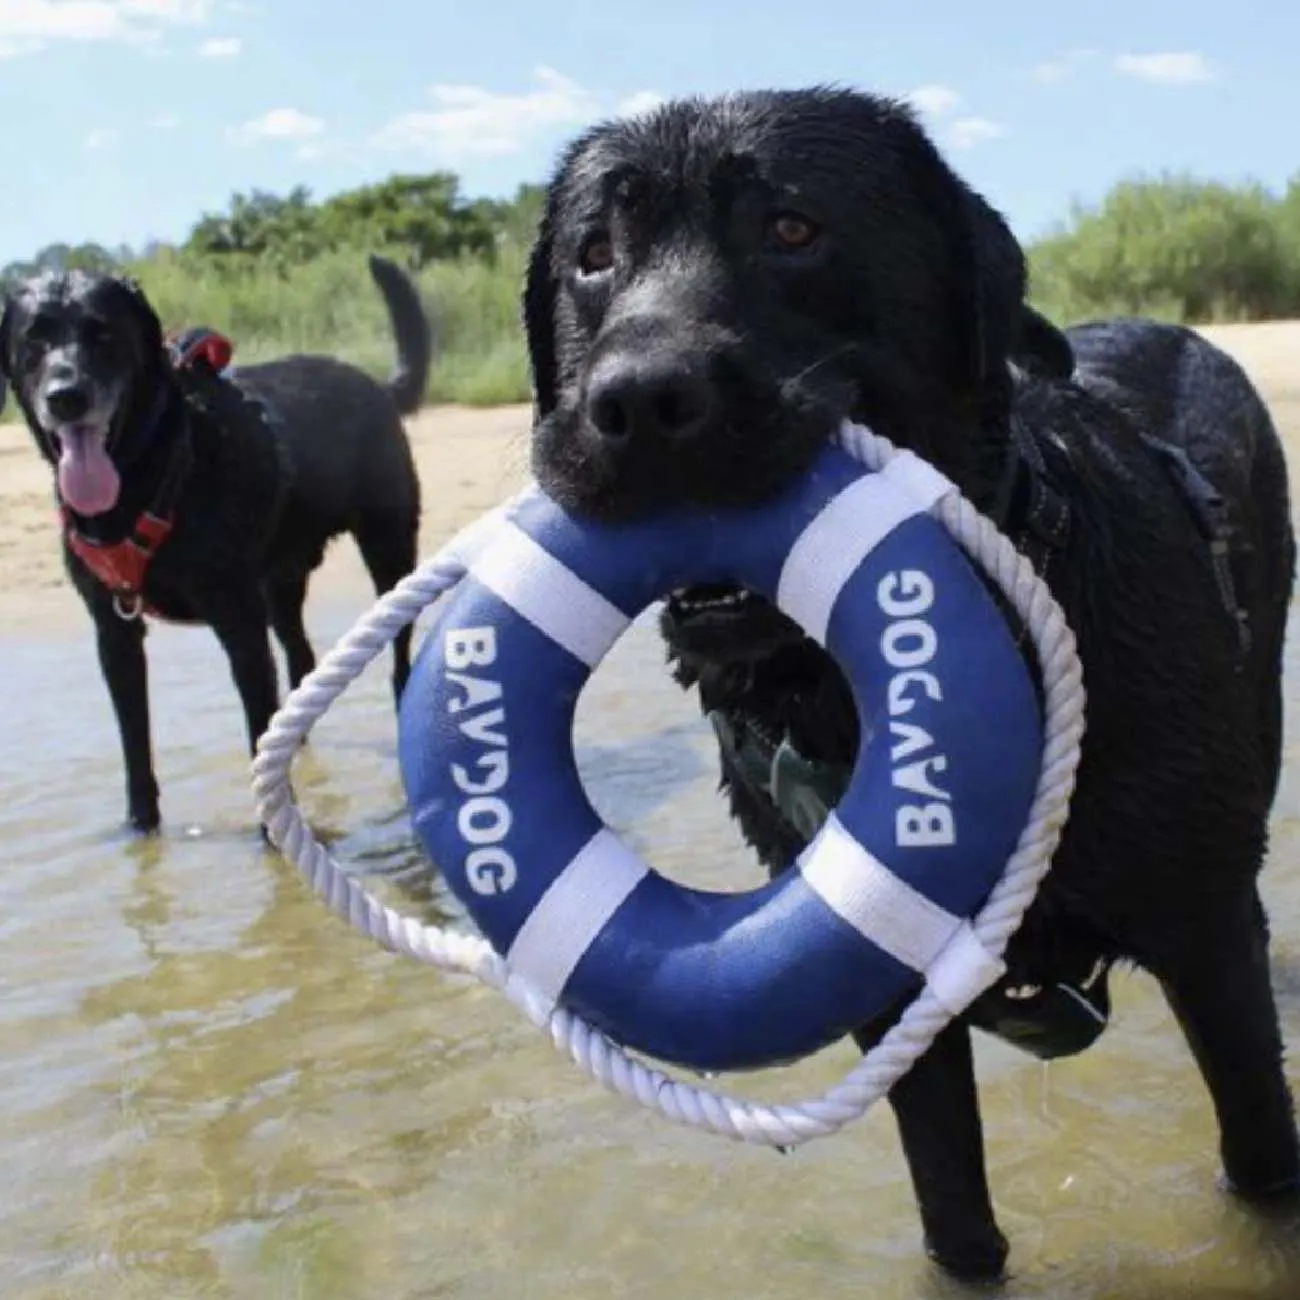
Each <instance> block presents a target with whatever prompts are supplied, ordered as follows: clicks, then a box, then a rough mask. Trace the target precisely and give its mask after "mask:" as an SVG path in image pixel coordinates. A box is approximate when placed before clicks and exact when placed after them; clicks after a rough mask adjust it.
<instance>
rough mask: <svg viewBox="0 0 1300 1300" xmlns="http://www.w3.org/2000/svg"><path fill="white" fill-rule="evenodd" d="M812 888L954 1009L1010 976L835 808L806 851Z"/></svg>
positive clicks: (803, 864) (802, 863)
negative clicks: (862, 839) (894, 869)
mask: <svg viewBox="0 0 1300 1300" xmlns="http://www.w3.org/2000/svg"><path fill="white" fill-rule="evenodd" d="M799 870H800V873H801V874H802V875H803V878H804V880H805V881H806V882H807V883H808V886H809V888H810V889H812V890H813V892H814V893H816V894H817V895H818V896H819V897H820V898H821V899H822V901H823V902H825V903H826V905H827V906H828V907H829V908H830V909H831V911H833V912H834V913H835V914H836V915H837V916H839V917H840V918H841V919H842V920H844V921H847V922H848V924H849V925H851V926H852V927H853V928H854V929H855V930H856V931H857V932H858V933H859V934H860V935H862V937H863V938H864V939H866V940H867V941H868V942H869V943H872V944H874V945H875V946H876V947H877V948H879V949H881V951H882V952H886V953H888V954H889V955H890V956H891V957H893V958H894V959H895V960H896V961H900V962H902V963H903V964H904V965H905V966H910V967H911V968H912V969H913V970H914V971H916V972H917V973H918V974H921V975H924V976H925V978H926V983H927V984H929V985H930V988H931V991H932V992H933V993H934V994H935V996H936V997H938V998H939V1000H940V1001H941V1002H942V1003H943V1005H944V1006H945V1007H946V1008H948V1009H949V1010H951V1011H953V1012H954V1014H958V1013H960V1012H961V1011H963V1010H964V1009H965V1008H966V1007H967V1006H969V1005H970V1003H971V1002H973V1001H974V1000H975V998H977V997H978V996H979V995H980V994H981V993H982V992H984V990H985V989H987V988H988V987H989V986H990V985H991V984H993V983H994V982H995V981H996V980H997V979H998V978H999V977H1000V976H1001V974H1002V972H1003V970H1004V969H1005V967H1004V966H1003V963H1002V962H1001V961H1000V960H999V959H997V958H995V957H993V956H992V955H991V954H990V953H988V952H986V951H985V949H984V947H983V946H982V945H981V944H980V943H979V942H978V940H977V939H976V937H975V933H974V931H973V930H972V929H971V928H970V925H969V924H968V923H967V922H965V921H964V920H963V919H962V918H961V917H958V916H954V915H953V914H952V913H951V912H949V911H947V910H946V909H945V908H942V907H940V906H939V905H938V903H935V902H933V901H932V900H931V899H929V898H927V897H926V896H925V895H924V894H922V893H920V892H919V891H917V890H915V889H913V888H912V886H911V885H909V884H908V883H907V882H906V881H905V880H903V879H902V878H901V877H899V876H897V875H895V874H894V873H893V872H892V871H890V869H889V868H888V867H887V866H885V864H884V863H882V862H881V861H880V860H879V859H878V858H876V857H875V855H874V854H872V853H870V852H868V850H867V849H865V848H864V847H863V846H862V845H861V844H859V843H858V842H857V840H855V839H854V838H853V837H852V836H851V835H850V834H849V833H848V831H847V830H846V829H845V828H844V824H843V823H842V822H841V821H840V820H839V818H838V817H836V816H835V815H834V814H833V813H832V814H831V816H830V817H828V818H827V819H826V822H825V824H824V825H823V826H822V828H821V830H820V831H818V833H817V835H816V837H815V838H814V839H813V841H812V843H811V844H809V845H808V847H807V848H806V849H805V850H804V851H803V853H801V854H800V855H799Z"/></svg>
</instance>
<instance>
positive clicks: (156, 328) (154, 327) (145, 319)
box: [113, 275, 163, 359]
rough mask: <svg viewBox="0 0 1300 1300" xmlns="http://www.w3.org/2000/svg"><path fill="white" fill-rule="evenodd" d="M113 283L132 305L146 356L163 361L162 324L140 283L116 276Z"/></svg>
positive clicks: (128, 277)
mask: <svg viewBox="0 0 1300 1300" xmlns="http://www.w3.org/2000/svg"><path fill="white" fill-rule="evenodd" d="M113 283H114V284H115V285H116V286H117V287H118V289H119V290H120V291H121V293H122V296H123V297H124V298H125V300H126V301H127V303H128V304H129V305H130V309H131V311H132V312H133V313H134V315H135V318H136V321H137V323H138V324H139V326H140V331H141V339H142V341H143V343H144V349H145V355H146V356H150V357H153V356H157V357H159V358H160V359H161V357H162V355H163V328H162V322H161V321H160V320H159V319H158V313H157V312H156V311H154V309H153V304H152V303H151V302H150V301H149V299H148V298H146V297H145V293H144V290H143V289H142V288H141V287H140V282H139V281H138V280H136V279H135V278H134V277H132V276H129V275H115V276H114V277H113Z"/></svg>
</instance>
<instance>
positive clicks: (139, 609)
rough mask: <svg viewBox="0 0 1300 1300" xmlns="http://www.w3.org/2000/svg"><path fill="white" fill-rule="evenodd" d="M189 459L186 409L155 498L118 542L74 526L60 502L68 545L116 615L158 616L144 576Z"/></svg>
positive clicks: (171, 515)
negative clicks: (148, 600) (108, 595)
mask: <svg viewBox="0 0 1300 1300" xmlns="http://www.w3.org/2000/svg"><path fill="white" fill-rule="evenodd" d="M191 462H192V448H191V446H190V422H189V415H188V412H186V413H185V414H184V415H183V416H182V419H181V430H180V434H179V436H178V437H177V440H176V446H175V448H174V449H173V451H172V455H171V460H170V462H169V463H168V466H167V472H166V473H165V474H164V475H163V479H162V482H161V483H160V484H159V485H158V491H157V492H156V493H155V494H154V499H153V501H152V502H151V503H150V504H149V505H148V506H146V507H145V509H144V510H142V511H141V512H140V514H139V515H138V516H136V519H135V522H134V523H133V524H132V525H131V530H130V532H129V533H128V534H127V535H126V537H124V538H122V540H121V541H118V542H112V543H105V542H101V541H98V540H96V539H95V538H93V537H87V536H86V535H85V534H84V533H82V532H81V531H80V530H79V529H78V528H77V524H76V519H75V518H74V516H73V514H72V512H71V511H70V510H69V509H68V507H67V506H66V505H63V504H62V503H60V516H61V521H62V524H63V533H64V537H65V538H66V539H67V543H68V548H69V549H70V550H71V551H72V553H73V554H74V555H75V556H76V557H77V558H78V559H79V560H80V561H81V562H82V563H83V564H84V565H85V566H86V568H88V569H89V570H90V572H91V573H93V574H94V575H95V577H96V578H98V579H99V581H100V582H101V583H102V584H103V585H104V586H105V587H107V588H108V589H109V591H110V592H112V594H113V609H114V610H115V611H116V613H117V615H118V617H119V618H123V619H126V620H128V621H130V620H131V619H136V618H139V617H140V616H141V615H142V614H150V615H153V616H157V611H156V610H155V609H153V608H152V607H151V606H149V605H147V604H146V603H145V600H144V584H145V577H146V575H147V573H148V571H149V565H150V563H151V562H152V560H153V558H154V556H155V555H156V554H157V552H158V548H159V547H160V546H162V544H163V543H164V542H165V541H166V540H167V538H168V536H169V535H170V534H171V531H172V528H173V527H174V525H175V507H176V498H177V496H178V495H179V494H180V489H181V486H182V484H183V483H184V481H185V476H186V474H187V473H188V472H189V468H190V464H191Z"/></svg>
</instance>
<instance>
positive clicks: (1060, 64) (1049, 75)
mask: <svg viewBox="0 0 1300 1300" xmlns="http://www.w3.org/2000/svg"><path fill="white" fill-rule="evenodd" d="M1096 53H1097V51H1096V50H1093V49H1077V50H1066V52H1065V53H1064V54H1062V55H1061V56H1060V57H1059V58H1055V59H1047V60H1045V61H1044V62H1042V63H1038V64H1035V65H1034V66H1033V67H1032V68H1030V70H1029V75H1030V77H1031V78H1033V80H1034V81H1037V82H1041V83H1042V84H1043V85H1044V86H1054V85H1056V83H1057V82H1060V81H1065V80H1066V78H1068V77H1072V76H1073V75H1074V72H1075V69H1076V68H1078V66H1079V64H1080V63H1083V62H1085V61H1086V60H1088V59H1091V58H1093V57H1095V56H1096Z"/></svg>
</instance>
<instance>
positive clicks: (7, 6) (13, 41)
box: [0, 0, 212, 59]
mask: <svg viewBox="0 0 1300 1300" xmlns="http://www.w3.org/2000/svg"><path fill="white" fill-rule="evenodd" d="M211 8H212V0H0V59H3V58H16V57H18V56H20V55H24V54H34V53H36V52H37V51H38V50H42V49H44V48H45V47H46V46H47V45H50V44H51V43H53V42H56V41H128V42H135V43H149V42H154V41H158V40H160V39H161V38H162V36H163V34H164V33H165V32H166V31H167V30H169V29H171V28H175V27H181V26H191V27H192V26H198V25H200V24H202V23H204V22H206V21H207V19H208V16H209V13H210V12H211Z"/></svg>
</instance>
